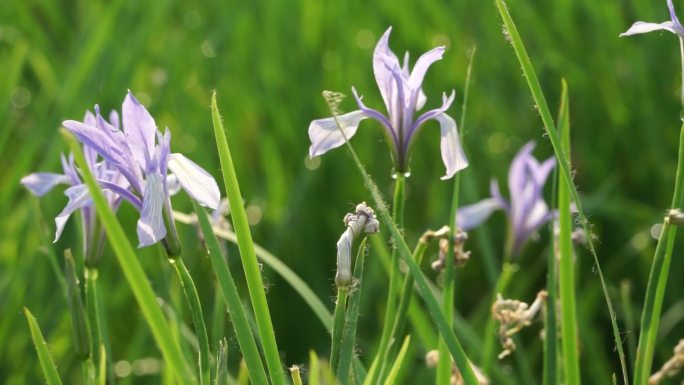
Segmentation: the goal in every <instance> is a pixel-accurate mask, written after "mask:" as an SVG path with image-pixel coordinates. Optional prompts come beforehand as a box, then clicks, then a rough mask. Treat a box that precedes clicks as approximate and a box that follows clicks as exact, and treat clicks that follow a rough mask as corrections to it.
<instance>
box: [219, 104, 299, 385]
mask: <svg viewBox="0 0 684 385" xmlns="http://www.w3.org/2000/svg"><path fill="white" fill-rule="evenodd" d="M211 115H212V120H213V123H214V134H215V137H216V145H217V147H218V153H219V158H220V161H221V171H222V172H223V182H224V184H225V187H226V195H227V197H228V203H229V204H230V212H231V221H232V222H233V227H234V228H235V234H236V235H237V238H238V248H239V249H240V257H241V258H242V267H243V269H244V271H245V279H246V280H247V289H248V291H249V298H250V300H251V302H252V308H253V309H254V316H255V318H256V322H257V327H258V330H259V335H260V337H261V343H262V346H263V348H264V356H265V357H266V364H267V366H268V371H269V374H270V376H271V381H272V382H273V384H274V385H285V383H286V380H285V373H284V371H283V368H282V365H281V364H280V356H279V354H278V345H277V343H276V339H275V332H274V331H273V323H272V322H271V314H270V312H269V310H268V302H267V301H266V292H265V291H264V283H263V280H262V279H261V272H260V270H259V263H258V262H257V258H256V253H255V251H254V242H253V241H252V233H251V231H250V229H249V223H248V222H247V214H246V212H245V207H244V206H243V205H242V194H241V193H240V185H239V184H238V180H237V175H236V173H235V167H234V166H233V158H232V156H231V154H230V148H229V147H228V139H227V138H226V132H225V130H224V129H223V123H222V122H221V116H220V114H219V110H218V106H217V104H216V92H214V94H213V95H212V97H211Z"/></svg>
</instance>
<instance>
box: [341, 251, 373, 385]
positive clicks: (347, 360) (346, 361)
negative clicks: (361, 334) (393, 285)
mask: <svg viewBox="0 0 684 385" xmlns="http://www.w3.org/2000/svg"><path fill="white" fill-rule="evenodd" d="M365 256H366V238H363V240H362V241H361V243H360V244H359V249H358V252H357V254H356V261H355V262H354V286H353V289H352V291H351V292H350V293H349V294H350V297H351V299H350V300H349V306H348V308H349V310H347V314H346V316H345V318H346V321H345V323H344V330H343V332H342V344H341V345H340V352H339V362H338V365H337V378H338V379H339V381H340V384H341V385H347V384H348V383H349V370H350V367H351V364H352V358H353V356H354V339H355V338H356V323H357V320H358V318H359V308H360V304H361V288H362V283H363V263H364V259H365Z"/></svg>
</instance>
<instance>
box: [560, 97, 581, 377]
mask: <svg viewBox="0 0 684 385" xmlns="http://www.w3.org/2000/svg"><path fill="white" fill-rule="evenodd" d="M563 103H564V104H563V107H562V110H564V111H566V113H565V114H563V119H562V120H561V121H560V125H559V128H560V130H561V131H560V133H561V146H562V148H563V151H564V152H565V153H566V154H569V153H570V120H569V118H568V114H567V111H568V99H567V97H566V98H564V99H563ZM569 185H570V183H568V180H567V179H566V177H565V175H561V176H560V178H559V179H558V222H559V227H560V233H559V235H558V250H559V252H560V267H559V276H558V281H559V286H560V291H559V294H560V303H561V345H562V351H563V374H564V376H563V378H564V383H565V384H567V385H579V383H580V380H581V378H580V365H579V354H578V352H577V341H578V333H577V318H576V317H577V305H576V301H575V258H574V251H573V247H572V212H571V210H570V191H569V188H568V186H569Z"/></svg>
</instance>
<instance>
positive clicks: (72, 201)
mask: <svg viewBox="0 0 684 385" xmlns="http://www.w3.org/2000/svg"><path fill="white" fill-rule="evenodd" d="M64 195H66V196H67V197H69V202H67V205H66V206H64V209H63V210H62V212H61V213H59V215H57V217H56V218H55V225H56V230H55V240H54V241H53V242H57V240H59V237H60V236H61V235H62V231H63V230H64V225H66V223H67V221H68V220H69V217H70V216H71V214H72V213H73V212H74V211H76V210H78V209H81V208H83V207H86V206H88V205H89V204H90V194H89V193H88V186H86V185H85V184H79V185H76V186H71V187H69V188H68V189H66V190H65V191H64Z"/></svg>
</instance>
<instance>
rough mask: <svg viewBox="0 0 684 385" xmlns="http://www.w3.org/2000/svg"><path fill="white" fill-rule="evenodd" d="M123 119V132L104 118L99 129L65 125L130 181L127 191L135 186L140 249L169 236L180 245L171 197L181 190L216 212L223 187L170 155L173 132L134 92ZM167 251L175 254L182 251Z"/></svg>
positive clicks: (189, 163)
mask: <svg viewBox="0 0 684 385" xmlns="http://www.w3.org/2000/svg"><path fill="white" fill-rule="evenodd" d="M122 118H123V119H122V123H123V124H122V125H123V130H120V129H119V128H118V127H116V126H114V125H112V124H109V123H108V122H107V121H105V120H104V119H103V118H102V116H100V115H99V113H98V114H97V116H96V117H95V120H96V121H95V124H92V122H91V124H88V122H83V123H82V122H77V121H73V120H67V121H65V122H64V123H63V124H64V127H66V128H67V129H68V130H69V131H71V132H72V133H73V134H74V135H76V137H77V138H78V139H79V140H80V141H81V142H83V143H84V144H85V145H86V146H88V147H90V148H92V149H93V150H94V151H96V152H97V153H98V154H99V155H100V156H102V157H103V158H104V159H105V160H106V161H107V162H109V164H111V165H112V166H113V167H115V168H116V169H117V170H118V171H119V172H120V173H121V174H122V175H123V176H124V177H125V179H126V181H127V185H126V187H128V186H130V190H132V191H131V192H132V195H134V197H135V198H136V199H137V202H135V203H134V206H135V207H136V208H137V209H138V210H139V211H140V219H139V220H138V224H137V233H138V239H139V241H140V243H139V246H140V247H143V246H149V245H152V244H154V243H157V242H158V241H160V240H163V239H164V238H165V237H166V236H167V230H170V231H171V234H170V236H171V237H172V238H173V239H175V240H177V238H174V237H176V233H175V227H174V223H173V220H171V219H170V218H171V201H170V196H171V195H172V194H174V193H175V192H177V191H178V190H179V189H181V188H182V189H183V190H185V191H186V192H187V193H188V194H189V195H190V196H191V197H192V198H193V199H195V200H197V201H198V202H199V203H200V204H202V205H203V206H208V207H210V208H212V209H216V208H218V206H219V201H220V192H219V188H218V185H217V184H216V181H215V180H214V178H213V177H212V176H211V175H209V173H207V172H206V171H205V170H204V169H202V168H201V167H199V166H198V165H197V164H195V163H194V162H192V161H191V160H190V159H188V158H186V157H185V156H183V155H182V154H178V153H175V154H172V153H171V133H170V132H169V130H168V128H167V129H166V130H165V132H164V134H162V133H161V132H160V131H159V129H158V128H157V125H156V123H155V121H154V119H153V118H152V116H151V115H150V114H149V112H148V111H147V109H146V108H145V107H144V106H143V105H142V104H140V102H138V100H137V99H136V98H135V97H134V96H133V94H132V93H130V91H129V93H128V94H127V95H126V97H125V99H124V102H123V106H122ZM169 171H170V172H171V173H172V174H169ZM102 187H103V188H105V187H106V186H105V185H103V186H102ZM120 187H122V186H120ZM165 215H166V216H167V219H168V220H167V221H166V222H165V220H164V217H165ZM173 239H172V240H173ZM167 251H171V252H172V253H175V252H177V251H178V250H167Z"/></svg>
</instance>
